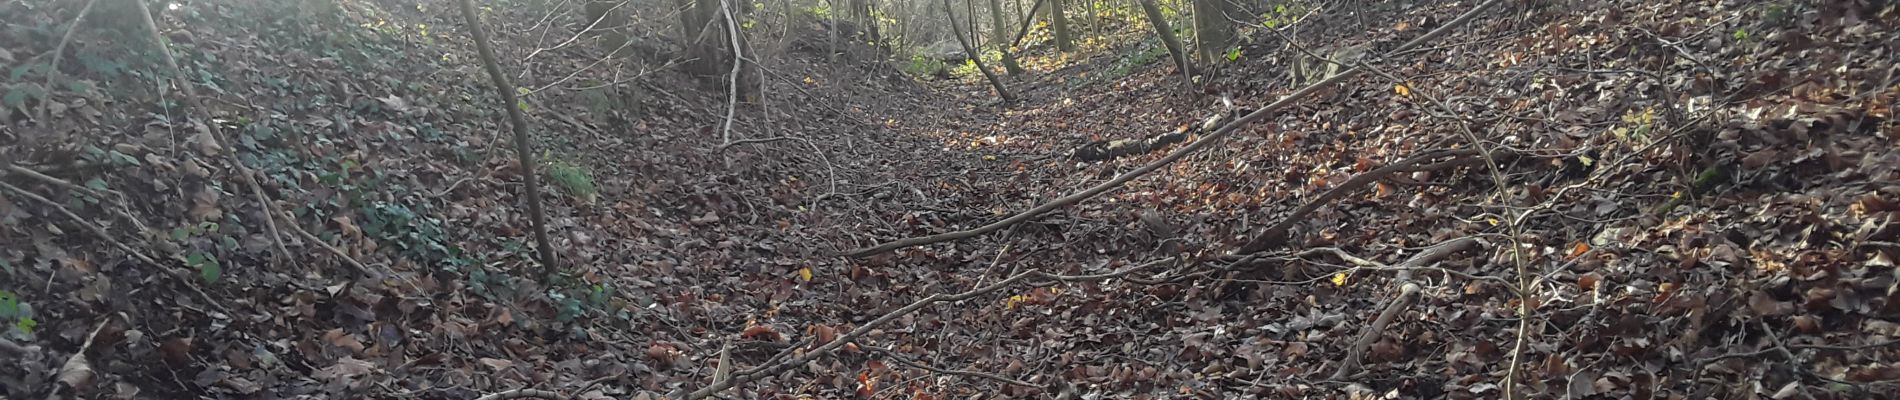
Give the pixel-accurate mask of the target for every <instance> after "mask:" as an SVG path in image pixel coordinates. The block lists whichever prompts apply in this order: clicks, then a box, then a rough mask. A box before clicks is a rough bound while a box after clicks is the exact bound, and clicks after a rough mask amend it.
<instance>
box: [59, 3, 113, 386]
mask: <svg viewBox="0 0 1900 400" xmlns="http://www.w3.org/2000/svg"><path fill="white" fill-rule="evenodd" d="M87 4H88V5H90V4H91V3H87ZM121 316H122V315H121V314H119V313H111V314H106V319H105V320H103V321H99V325H98V326H95V327H93V328H92V333H89V334H86V342H85V343H84V344H81V345H79V351H76V352H73V355H72V356H70V357H67V358H66V362H65V363H63V364H60V365H59V368H55V369H53V375H52V376H53V378H54V379H60V380H64V379H65V377H62V376H60V374H64V373H66V371H67V368H68V367H71V368H85V369H88V370H90V369H92V366H91V365H89V364H90V363H89V362H87V361H86V351H87V350H92V343H93V341H94V340H96V339H98V338H99V331H103V330H105V329H106V324H109V323H112V320H113V319H115V318H118V317H121ZM86 375H88V376H90V375H92V372H90V371H88V372H86ZM62 387H64V385H57V384H56V385H53V391H52V392H50V393H47V394H46V400H54V399H58V398H59V389H60V388H62ZM73 390H79V388H78V387H74V388H73Z"/></svg>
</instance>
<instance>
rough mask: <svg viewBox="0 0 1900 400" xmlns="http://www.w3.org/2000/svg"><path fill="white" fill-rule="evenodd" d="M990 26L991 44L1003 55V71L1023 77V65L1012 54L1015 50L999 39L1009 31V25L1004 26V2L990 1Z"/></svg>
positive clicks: (998, 0) (999, 0)
mask: <svg viewBox="0 0 1900 400" xmlns="http://www.w3.org/2000/svg"><path fill="white" fill-rule="evenodd" d="M1016 4H1019V5H1020V4H1022V3H1020V2H1018V3H1016ZM990 25H991V26H990V42H991V44H995V45H996V51H997V52H999V53H1003V70H1004V71H1008V72H1009V74H1010V75H1022V74H1023V65H1022V64H1019V63H1017V62H1016V55H1015V54H1012V53H1011V52H1012V51H1014V50H1012V49H1010V47H1011V46H1010V45H1009V44H1007V43H1003V40H1002V39H1003V38H1000V37H997V36H999V35H1001V34H1002V33H1003V32H1005V31H1008V28H1006V26H1007V25H1003V5H1002V0H990Z"/></svg>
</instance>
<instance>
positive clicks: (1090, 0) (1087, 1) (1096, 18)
mask: <svg viewBox="0 0 1900 400" xmlns="http://www.w3.org/2000/svg"><path fill="white" fill-rule="evenodd" d="M1096 1H1097V0H1083V1H1082V7H1084V8H1087V9H1088V10H1089V37H1091V38H1098V39H1099V38H1101V37H1102V15H1101V14H1098V13H1096V12H1095V4H1096Z"/></svg>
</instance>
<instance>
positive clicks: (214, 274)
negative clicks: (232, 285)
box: [198, 260, 224, 283]
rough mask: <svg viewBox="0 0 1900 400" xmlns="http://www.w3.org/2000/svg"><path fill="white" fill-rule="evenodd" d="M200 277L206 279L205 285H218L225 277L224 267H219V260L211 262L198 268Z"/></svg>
mask: <svg viewBox="0 0 1900 400" xmlns="http://www.w3.org/2000/svg"><path fill="white" fill-rule="evenodd" d="M198 276H201V277H204V278H205V283H218V279H219V278H223V277H224V267H222V266H219V265H218V261H217V260H210V261H209V262H206V263H205V264H204V265H200V266H198Z"/></svg>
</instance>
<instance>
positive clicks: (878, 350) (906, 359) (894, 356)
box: [858, 345, 1038, 387]
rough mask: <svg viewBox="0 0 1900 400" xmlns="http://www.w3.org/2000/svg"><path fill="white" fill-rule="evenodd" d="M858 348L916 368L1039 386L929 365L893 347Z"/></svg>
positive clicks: (859, 346)
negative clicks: (905, 355)
mask: <svg viewBox="0 0 1900 400" xmlns="http://www.w3.org/2000/svg"><path fill="white" fill-rule="evenodd" d="M858 348H860V349H864V350H869V351H871V352H873V353H880V354H883V355H884V358H886V359H889V360H892V361H897V363H899V364H904V365H909V366H911V367H915V368H918V369H922V370H925V371H930V372H935V373H939V374H950V375H961V376H968V377H974V378H983V379H989V380H993V381H997V382H1002V383H1007V384H1011V385H1016V386H1023V387H1038V386H1036V384H1033V383H1029V382H1025V381H1022V380H1020V379H1015V378H1010V377H1007V376H1002V375H997V374H992V373H988V372H978V371H970V370H954V369H943V368H937V367H932V366H929V365H925V364H924V363H922V362H918V361H916V360H911V359H910V358H909V357H904V356H901V355H898V354H897V351H895V350H891V349H887V348H883V347H876V346H866V345H858Z"/></svg>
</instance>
